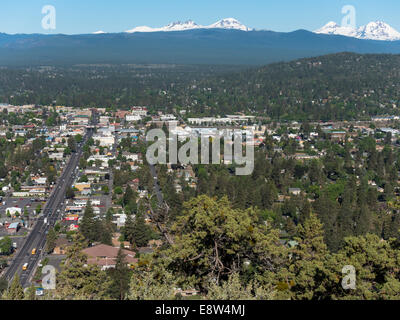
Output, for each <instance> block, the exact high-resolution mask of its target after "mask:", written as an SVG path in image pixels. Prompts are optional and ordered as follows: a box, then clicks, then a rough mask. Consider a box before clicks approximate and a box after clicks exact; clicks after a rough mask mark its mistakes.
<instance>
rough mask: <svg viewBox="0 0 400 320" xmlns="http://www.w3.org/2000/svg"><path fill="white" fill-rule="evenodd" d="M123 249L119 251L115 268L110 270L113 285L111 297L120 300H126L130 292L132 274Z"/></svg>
mask: <svg viewBox="0 0 400 320" xmlns="http://www.w3.org/2000/svg"><path fill="white" fill-rule="evenodd" d="M125 258H126V254H124V252H123V249H122V247H121V248H120V249H119V251H118V255H117V259H116V264H115V268H112V269H110V277H111V280H112V284H111V287H110V291H111V296H112V297H114V298H115V299H118V300H125V299H126V297H127V294H128V292H129V281H130V276H131V272H130V269H129V267H128V265H127V263H126V261H125Z"/></svg>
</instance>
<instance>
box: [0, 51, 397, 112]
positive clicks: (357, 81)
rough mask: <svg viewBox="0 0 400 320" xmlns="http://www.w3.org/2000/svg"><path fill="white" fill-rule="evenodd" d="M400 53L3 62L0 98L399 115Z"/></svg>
mask: <svg viewBox="0 0 400 320" xmlns="http://www.w3.org/2000/svg"><path fill="white" fill-rule="evenodd" d="M399 92H400V56H399V55H358V54H353V53H340V54H334V55H328V56H322V57H316V58H310V59H302V60H296V61H292V62H288V63H276V64H271V65H267V66H264V67H262V68H251V69H247V70H245V71H243V68H241V69H240V68H238V67H222V66H219V67H217V66H177V65H169V66H168V65H147V66H137V65H114V66H111V65H87V66H75V67H58V68H55V67H51V68H49V67H41V68H32V69H10V68H3V69H1V71H0V101H2V102H8V103H11V104H24V103H37V104H53V103H54V104H58V105H68V106H76V107H80V106H99V107H112V108H128V107H129V106H132V105H149V106H153V107H155V108H156V107H157V108H160V107H165V108H167V109H172V108H173V107H175V106H178V107H182V108H186V109H188V111H189V112H188V114H189V115H193V116H195V115H216V114H217V115H218V114H220V115H224V114H227V113H228V114H229V113H233V112H239V111H242V112H245V113H256V114H258V115H262V116H268V117H270V118H272V119H273V120H354V119H357V120H359V119H369V118H370V116H373V115H378V114H388V113H389V114H398V112H399V111H398V109H397V107H398V105H399V100H400V98H399Z"/></svg>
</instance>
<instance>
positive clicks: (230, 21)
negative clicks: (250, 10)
mask: <svg viewBox="0 0 400 320" xmlns="http://www.w3.org/2000/svg"><path fill="white" fill-rule="evenodd" d="M208 28H210V29H211V28H218V29H235V30H242V31H250V30H251V29H250V28H248V27H246V26H245V25H243V24H242V23H240V22H239V21H238V20H236V19H234V18H226V19H222V20H220V21H218V22H216V23H214V24H212V25H210V26H208Z"/></svg>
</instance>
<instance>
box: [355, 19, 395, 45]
mask: <svg viewBox="0 0 400 320" xmlns="http://www.w3.org/2000/svg"><path fill="white" fill-rule="evenodd" d="M358 33H359V37H360V38H362V39H371V40H389V41H393V40H400V33H399V32H398V31H397V30H395V29H394V28H392V27H391V26H390V25H388V24H387V23H385V22H383V21H374V22H370V23H368V24H367V25H366V26H363V27H361V28H359V29H358Z"/></svg>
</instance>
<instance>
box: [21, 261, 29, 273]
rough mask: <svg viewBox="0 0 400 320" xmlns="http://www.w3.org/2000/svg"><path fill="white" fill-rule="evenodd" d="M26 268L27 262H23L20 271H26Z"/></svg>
mask: <svg viewBox="0 0 400 320" xmlns="http://www.w3.org/2000/svg"><path fill="white" fill-rule="evenodd" d="M27 269H28V263H25V264H24V265H23V266H22V271H26V270H27Z"/></svg>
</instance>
